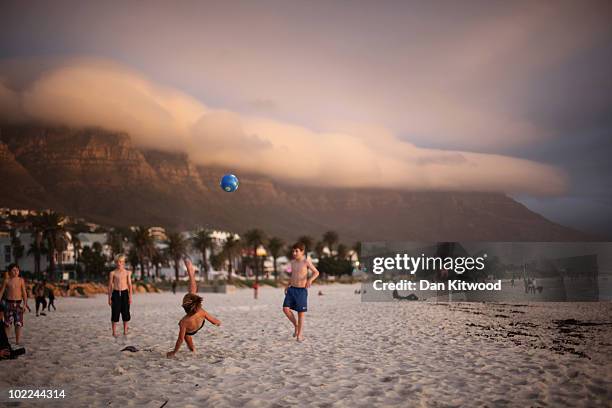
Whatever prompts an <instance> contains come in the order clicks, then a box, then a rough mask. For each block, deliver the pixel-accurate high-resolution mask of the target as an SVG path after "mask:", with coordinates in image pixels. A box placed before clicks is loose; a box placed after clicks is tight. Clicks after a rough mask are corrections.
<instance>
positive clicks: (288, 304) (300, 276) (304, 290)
mask: <svg viewBox="0 0 612 408" xmlns="http://www.w3.org/2000/svg"><path fill="white" fill-rule="evenodd" d="M304 250H305V246H304V244H302V243H300V242H298V243H297V244H294V245H293V247H292V254H293V260H292V261H291V277H290V278H289V286H288V287H287V288H286V289H285V301H284V302H283V312H284V313H285V315H286V316H287V318H288V319H289V321H290V322H291V323H293V327H294V329H295V330H294V332H293V337H295V338H296V340H297V341H303V340H304V336H303V334H302V328H303V327H304V313H306V311H307V310H308V288H309V287H310V285H312V282H314V281H315V279H317V277H318V276H319V271H318V270H317V268H315V266H314V265H313V264H312V261H311V260H310V259H308V258H307V257H306V254H305V253H304ZM309 269H310V270H311V271H312V276H311V277H310V278H308V270H309ZM292 310H295V311H296V312H297V314H298V318H297V322H296V320H295V316H294V315H293V312H292Z"/></svg>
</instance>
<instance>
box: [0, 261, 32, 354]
mask: <svg viewBox="0 0 612 408" xmlns="http://www.w3.org/2000/svg"><path fill="white" fill-rule="evenodd" d="M8 271H9V274H8V277H6V279H5V280H4V282H3V283H2V289H0V299H2V297H3V296H4V292H5V291H6V306H5V307H4V312H3V314H4V316H3V317H4V329H5V331H6V333H5V334H6V336H7V337H8V335H9V333H10V329H11V326H12V325H13V326H15V343H16V344H19V342H20V341H21V330H22V328H23V312H24V310H25V308H26V305H27V304H28V293H27V290H26V286H25V282H24V280H23V278H21V277H20V276H19V266H17V264H14V263H13V264H10V265H9V266H8Z"/></svg>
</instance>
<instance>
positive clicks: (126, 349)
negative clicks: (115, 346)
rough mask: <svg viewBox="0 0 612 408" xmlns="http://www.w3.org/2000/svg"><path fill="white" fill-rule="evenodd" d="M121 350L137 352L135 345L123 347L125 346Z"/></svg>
mask: <svg viewBox="0 0 612 408" xmlns="http://www.w3.org/2000/svg"><path fill="white" fill-rule="evenodd" d="M121 351H130V352H132V353H135V352H137V351H138V349H137V348H136V347H135V346H127V347H125V348H124V349H123V350H121Z"/></svg>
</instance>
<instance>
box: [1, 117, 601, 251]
mask: <svg viewBox="0 0 612 408" xmlns="http://www.w3.org/2000/svg"><path fill="white" fill-rule="evenodd" d="M231 170H232V169H221V168H217V167H212V166H205V165H196V164H194V163H193V162H191V161H190V160H189V157H188V156H187V155H186V154H184V153H179V152H163V151H156V150H150V149H143V148H140V147H138V146H135V145H134V144H133V142H132V140H131V138H130V136H129V135H128V134H126V133H122V132H114V131H108V130H105V129H101V128H82V129H74V128H67V127H59V126H43V125H27V126H26V125H20V126H15V125H10V126H9V125H2V126H0V179H1V180H2V183H0V207H11V208H33V209H36V208H40V209H42V208H53V209H54V210H56V211H58V212H62V213H65V214H68V215H73V216H79V217H84V218H86V219H89V220H91V221H94V222H98V223H101V224H104V225H111V226H125V225H147V226H152V225H159V226H164V227H167V228H170V229H180V230H186V229H193V228H195V227H196V226H201V227H207V228H215V229H223V230H228V231H235V232H238V233H241V232H244V231H246V230H248V229H251V228H261V229H263V230H264V231H265V232H266V233H267V234H268V235H277V236H280V237H282V238H285V239H286V240H293V239H296V238H297V237H298V236H301V235H311V236H314V237H320V236H321V235H322V233H323V232H325V231H327V230H334V231H336V232H338V233H339V235H340V238H341V240H342V241H343V242H347V243H350V242H352V241H356V240H362V241H383V240H404V241H461V240H463V241H466V240H467V241H572V240H592V239H593V237H591V236H589V235H587V234H584V233H582V232H579V231H576V230H573V229H570V228H567V227H564V226H561V225H558V224H555V223H553V222H551V221H549V220H547V219H546V218H544V217H542V216H541V215H539V214H537V213H534V212H533V211H530V210H529V209H528V208H527V207H525V206H524V205H522V204H520V203H518V202H516V201H515V200H513V199H512V198H510V197H508V196H507V195H504V194H500V193H480V192H414V191H402V190H388V189H373V188H371V189H356V188H327V187H326V188H323V187H305V186H297V185H291V184H288V183H284V182H279V181H276V180H273V179H270V178H269V177H266V176H263V175H258V174H237V175H238V177H239V178H240V187H239V189H238V190H237V191H236V192H234V193H226V192H224V191H223V190H221V188H220V187H219V180H220V178H221V176H222V175H223V174H224V173H226V172H228V171H231Z"/></svg>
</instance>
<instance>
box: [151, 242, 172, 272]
mask: <svg viewBox="0 0 612 408" xmlns="http://www.w3.org/2000/svg"><path fill="white" fill-rule="evenodd" d="M151 262H152V263H153V265H154V266H155V277H156V278H159V275H160V267H161V265H163V264H165V263H167V262H168V254H167V253H166V252H165V251H160V250H158V249H157V248H156V249H155V253H154V254H153V257H152V258H151Z"/></svg>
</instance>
